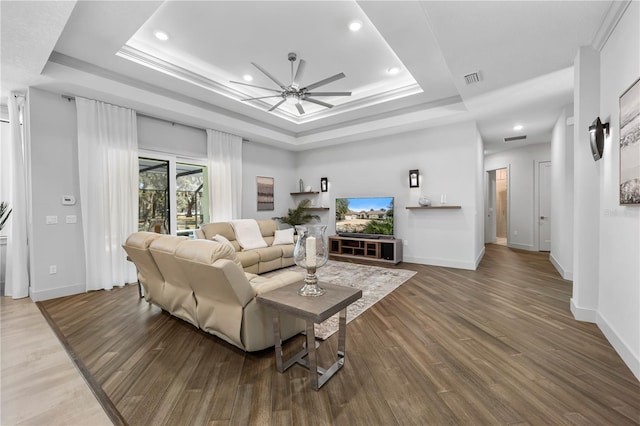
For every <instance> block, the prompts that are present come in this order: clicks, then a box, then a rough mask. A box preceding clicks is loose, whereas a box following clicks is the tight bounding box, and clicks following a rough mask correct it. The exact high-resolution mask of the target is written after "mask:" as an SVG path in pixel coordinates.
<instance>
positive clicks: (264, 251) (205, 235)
mask: <svg viewBox="0 0 640 426" xmlns="http://www.w3.org/2000/svg"><path fill="white" fill-rule="evenodd" d="M256 222H257V224H258V227H259V229H260V233H261V234H262V238H263V240H264V242H265V243H266V244H267V247H263V248H256V249H249V250H243V249H242V247H241V246H240V244H239V242H238V240H237V238H236V233H235V230H234V227H233V226H232V224H231V223H230V222H215V223H208V224H206V225H203V226H202V227H201V228H200V229H199V230H198V231H197V236H198V238H201V239H206V240H211V239H212V238H213V237H215V236H216V235H222V236H223V237H224V238H226V239H227V240H229V242H230V243H231V245H232V246H233V248H234V250H235V252H236V256H237V257H238V259H239V260H240V263H242V268H243V269H244V270H245V272H250V273H252V274H263V273H265V272H269V271H273V270H275V269H280V268H285V267H287V266H292V265H294V264H295V262H294V260H293V250H294V248H295V245H294V244H293V240H292V243H291V244H284V245H273V242H274V238H275V234H276V231H277V230H278V225H277V223H276V222H275V221H274V220H256Z"/></svg>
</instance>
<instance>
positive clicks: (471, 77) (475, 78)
mask: <svg viewBox="0 0 640 426" xmlns="http://www.w3.org/2000/svg"><path fill="white" fill-rule="evenodd" d="M464 81H465V83H467V84H473V83H477V82H479V81H480V72H472V73H471V74H467V75H465V76H464Z"/></svg>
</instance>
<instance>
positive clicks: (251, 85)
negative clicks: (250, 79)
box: [230, 80, 280, 93]
mask: <svg viewBox="0 0 640 426" xmlns="http://www.w3.org/2000/svg"><path fill="white" fill-rule="evenodd" d="M230 83H235V84H242V85H243V86H249V87H255V88H256V89H264V90H269V91H270V92H276V93H280V90H276V89H270V88H268V87H262V86H256V85H255V84H249V83H243V82H241V81H233V80H231V81H230Z"/></svg>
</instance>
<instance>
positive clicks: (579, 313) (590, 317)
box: [571, 297, 597, 323]
mask: <svg viewBox="0 0 640 426" xmlns="http://www.w3.org/2000/svg"><path fill="white" fill-rule="evenodd" d="M571 313H572V314H573V317H574V318H575V319H576V320H578V321H584V322H592V323H595V322H596V317H597V313H596V310H595V309H587V308H581V307H579V306H578V305H576V303H575V301H574V300H573V297H572V298H571Z"/></svg>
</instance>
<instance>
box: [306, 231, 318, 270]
mask: <svg viewBox="0 0 640 426" xmlns="http://www.w3.org/2000/svg"><path fill="white" fill-rule="evenodd" d="M306 249H307V254H306V261H307V266H310V267H314V266H316V238H315V237H308V238H307V245H306Z"/></svg>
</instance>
